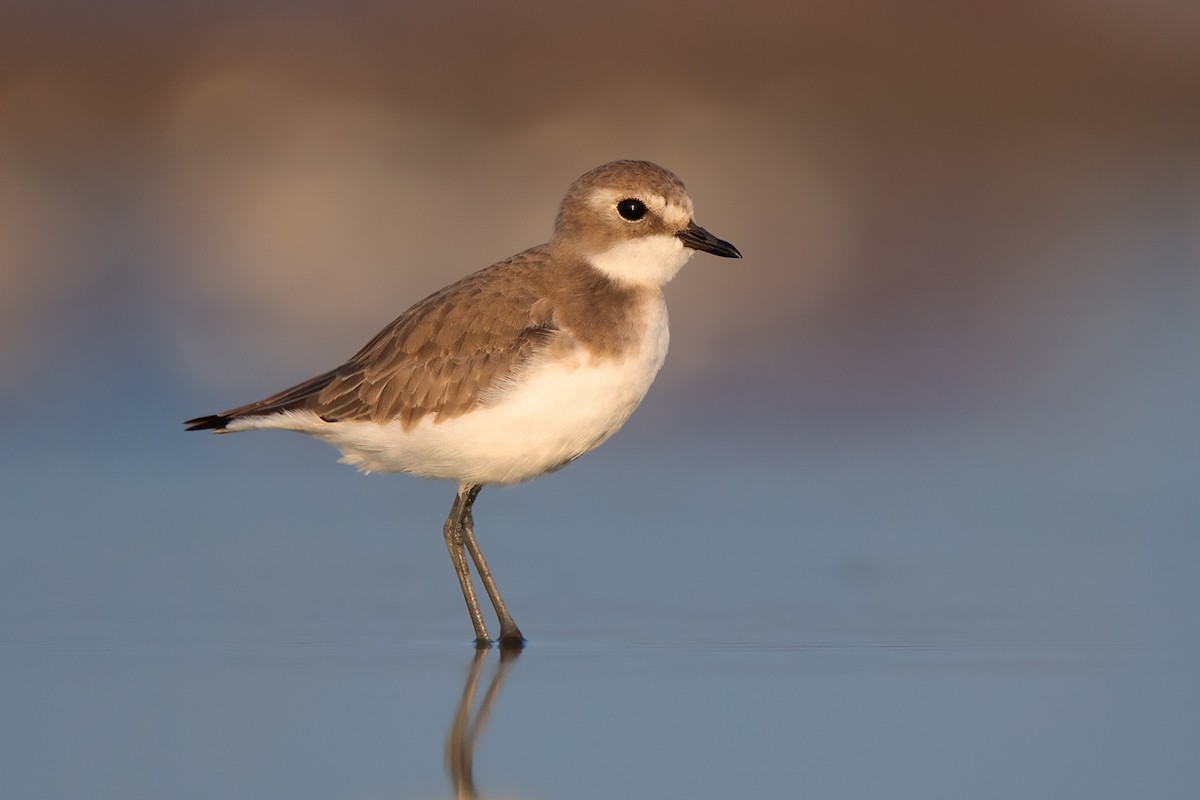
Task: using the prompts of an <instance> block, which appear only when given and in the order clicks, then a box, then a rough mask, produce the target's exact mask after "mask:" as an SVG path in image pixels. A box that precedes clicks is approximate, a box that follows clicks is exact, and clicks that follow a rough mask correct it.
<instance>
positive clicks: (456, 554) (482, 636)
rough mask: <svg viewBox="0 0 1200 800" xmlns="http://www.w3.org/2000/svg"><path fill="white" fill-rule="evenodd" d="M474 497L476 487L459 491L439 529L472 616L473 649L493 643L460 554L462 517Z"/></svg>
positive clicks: (467, 568)
mask: <svg viewBox="0 0 1200 800" xmlns="http://www.w3.org/2000/svg"><path fill="white" fill-rule="evenodd" d="M477 494H479V487H478V486H459V487H458V495H457V496H456V497H455V498H454V504H453V505H452V506H450V516H448V517H446V526H445V528H443V529H442V534H443V535H444V536H445V537H446V549H447V550H449V551H450V560H451V561H452V562H453V563H454V572H455V574H457V575H458V585H459V586H460V587H462V593H463V600H465V601H466V603H467V612H468V613H469V614H470V615H471V624H472V625H473V626H474V627H475V645H476V646H477V647H490V646H491V643H492V639H491V637H490V636H489V635H488V631H487V625H485V624H484V622H483V613H482V612H480V610H479V601H478V600H476V599H475V586H474V585H473V584H472V583H471V571H470V568H469V567H468V566H467V556H466V554H465V553H464V552H463V538H464V537H463V515H464V513H465V514H468V515H469V514H470V508H471V506H470V503H472V502H474V501H475V495H477ZM468 495H469V496H470V500H469V501H468V500H467V496H468ZM472 544H473V542H472Z"/></svg>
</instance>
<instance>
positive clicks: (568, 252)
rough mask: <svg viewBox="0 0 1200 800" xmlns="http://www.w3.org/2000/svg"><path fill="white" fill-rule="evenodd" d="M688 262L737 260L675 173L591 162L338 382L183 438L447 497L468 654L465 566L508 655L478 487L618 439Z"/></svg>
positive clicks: (248, 408) (510, 631) (315, 384)
mask: <svg viewBox="0 0 1200 800" xmlns="http://www.w3.org/2000/svg"><path fill="white" fill-rule="evenodd" d="M697 250H703V251H704V252H707V253H712V254H714V255H718V256H723V257H725V258H740V257H741V253H739V252H738V249H737V248H736V247H734V246H733V245H732V244H730V243H729V242H726V241H723V240H721V239H718V238H717V237H715V236H713V235H712V234H711V233H709V232H708V231H706V230H705V229H704V228H701V227H700V226H699V225H697V224H696V223H695V221H694V220H693V219H692V201H691V199H690V198H689V197H688V195H687V192H686V191H685V189H684V186H683V183H682V182H681V181H680V180H679V178H677V177H676V176H675V175H674V174H673V173H671V172H669V171H668V170H665V169H663V168H662V167H660V166H658V165H656V164H652V163H650V162H648V161H613V162H611V163H608V164H604V165H602V166H599V167H596V168H595V169H593V170H591V171H590V172H587V173H585V174H584V175H583V176H582V177H580V178H579V179H578V180H576V181H575V182H574V183H573V184H572V185H571V187H570V189H569V190H568V191H567V194H566V197H564V198H563V201H562V205H561V206H560V207H559V211H558V217H557V219H556V220H555V223H554V234H553V236H551V238H550V241H549V242H547V243H546V244H542V245H539V246H537V247H534V248H531V249H529V250H526V251H524V252H522V253H518V254H517V255H515V256H513V257H512V258H509V259H507V260H505V261H501V262H499V263H497V264H493V265H492V266H490V267H487V268H486V269H482V270H480V271H479V272H476V273H474V274H472V275H468V276H467V277H465V278H463V279H462V280H460V281H458V282H457V283H452V284H450V285H449V286H447V287H446V288H444V289H442V290H441V291H439V292H436V293H434V294H432V295H430V296H429V297H427V298H425V299H424V300H422V301H421V302H419V303H417V304H416V305H414V306H413V307H412V308H410V309H408V310H407V311H405V312H404V313H403V314H401V315H400V316H399V317H397V318H396V319H395V320H394V321H393V322H392V323H391V324H389V325H388V326H387V327H385V328H384V329H383V330H382V331H380V332H379V334H378V335H376V336H375V338H373V339H372V340H371V341H369V342H367V344H366V345H365V346H364V347H363V348H362V349H361V350H359V351H358V352H357V353H355V354H354V355H353V356H351V358H350V360H349V361H347V362H346V363H345V364H342V365H341V366H339V367H335V368H333V369H331V370H330V371H328V372H325V373H322V374H321V375H318V376H317V377H315V378H312V379H310V380H307V381H304V382H303V383H300V384H298V385H296V386H293V387H292V388H290V389H285V390H283V391H282V392H279V393H278V394H273V395H271V396H270V397H268V398H266V399H264V400H259V401H258V402H256V403H250V404H248V405H244V406H239V407H238V408H234V409H231V410H229V411H224V412H222V413H220V414H213V415H211V416H207V417H197V418H196V419H192V420H188V421H187V422H186V423H185V424H186V425H187V426H188V428H187V429H188V430H212V431H215V432H217V433H230V432H233V431H244V430H255V429H279V430H289V431H299V432H300V433H306V434H308V435H310V436H315V437H316V438H318V439H321V440H323V441H325V442H328V443H329V444H331V445H333V446H334V447H336V448H337V449H338V450H340V451H341V453H342V458H341V461H342V462H344V463H347V464H351V465H353V466H356V467H358V468H359V469H360V470H361V471H363V472H407V473H411V474H413V475H419V476H421V477H424V478H443V479H446V480H452V481H456V482H457V483H458V494H457V496H456V497H455V498H454V503H453V505H452V506H451V508H450V515H449V516H448V517H447V518H446V524H445V526H444V527H443V531H442V533H443V535H444V536H445V539H446V547H447V548H448V549H449V551H450V558H451V560H452V561H453V562H454V570H455V572H456V573H457V575H458V582H459V585H460V586H461V588H462V593H463V599H464V600H465V601H466V604H467V610H468V611H469V612H470V615H471V623H472V625H473V626H474V628H475V641H476V644H477V645H478V646H481V647H484V646H488V645H489V644H490V643H491V637H490V636H489V635H488V630H487V625H486V624H485V623H484V619H483V614H482V613H481V612H480V610H479V603H478V601H477V600H476V597H475V589H474V586H473V584H472V581H471V575H470V568H469V566H468V563H467V555H468V554H469V555H470V557H471V560H472V561H473V562H474V563H475V568H476V569H477V570H478V572H479V578H480V580H481V582H482V583H483V587H484V589H485V590H486V591H487V594H488V597H489V598H490V599H491V601H492V605H493V606H494V607H495V610H496V616H497V618H498V620H499V622H500V639H499V642H500V644H501V646H520V645H521V644H522V643H523V642H524V638H523V637H522V635H521V631H520V629H519V628H518V627H517V625H516V623H515V622H513V618H512V615H511V614H509V612H508V609H507V608H506V607H505V605H504V601H503V600H502V599H501V597H500V593H499V592H498V591H497V590H496V584H495V582H494V581H493V580H492V575H491V572H490V571H489V570H488V566H487V562H486V561H485V560H484V558H483V554H482V553H481V552H480V550H479V546H478V544H477V543H476V541H475V534H474V530H473V527H474V525H473V520H472V517H471V506H472V504H473V503H474V502H475V498H476V496H477V495H478V494H479V490H480V488H481V487H483V486H489V485H503V484H511V483H518V482H520V481H526V480H529V479H531V478H536V477H538V476H539V475H545V474H546V473H548V472H553V471H554V470H556V469H559V468H560V467H562V466H564V465H566V464H568V463H570V462H571V461H574V460H575V459H576V458H579V457H580V456H581V455H583V454H584V453H586V452H588V451H589V450H592V449H593V448H595V447H598V446H599V445H600V444H601V443H603V442H604V441H605V440H607V439H608V438H609V437H610V436H612V435H613V433H615V432H616V431H617V430H618V429H619V428H620V427H621V426H622V425H623V424H624V423H625V420H627V419H628V418H629V415H630V414H632V413H633V410H634V409H635V408H637V406H638V404H639V403H640V402H641V400H642V398H643V397H644V396H645V394H646V391H647V390H648V389H649V388H650V384H651V383H652V382H653V381H654V376H655V375H656V374H657V373H658V370H659V368H660V367H661V366H662V363H663V359H664V358H665V356H666V354H667V340H668V329H667V308H666V305H665V303H664V302H663V294H662V287H663V285H664V284H666V283H667V281H669V280H671V278H673V277H674V276H675V273H676V272H678V271H679V268H680V267H682V266H683V264H684V263H685V262H686V261H687V260H688V259H689V258H691V256H692V255H693V254H694V253H695V251H697ZM464 548H465V552H464Z"/></svg>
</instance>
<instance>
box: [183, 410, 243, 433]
mask: <svg viewBox="0 0 1200 800" xmlns="http://www.w3.org/2000/svg"><path fill="white" fill-rule="evenodd" d="M234 419H235V417H232V416H227V415H225V414H210V415H208V416H207V417H196V418H195V419H189V420H188V421H187V422H185V423H183V424H184V425H187V428H185V429H184V430H189V431H223V430H225V428H226V426H228V425H229V423H230V422H232V421H233V420H234Z"/></svg>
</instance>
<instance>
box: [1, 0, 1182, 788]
mask: <svg viewBox="0 0 1200 800" xmlns="http://www.w3.org/2000/svg"><path fill="white" fill-rule="evenodd" d="M3 18H4V24H3V25H2V26H0V411H2V414H0V420H2V421H0V495H2V496H3V504H2V505H3V508H4V515H3V518H4V520H5V521H4V524H3V529H4V532H3V533H2V534H0V636H3V637H6V639H5V641H7V642H8V643H9V644H10V645H11V646H14V647H16V646H18V645H20V646H24V645H23V644H22V643H25V644H28V643H29V642H31V641H32V642H38V641H42V640H43V638H45V637H50V638H54V637H66V639H67V640H69V641H74V642H84V644H78V645H77V646H78V647H83V648H85V649H86V648H88V647H99V648H103V647H104V646H106V645H105V644H104V642H108V641H112V640H121V641H126V640H132V641H142V640H145V639H147V638H150V639H155V640H158V639H161V638H163V637H165V638H167V639H170V638H171V637H176V638H177V639H182V640H187V641H194V640H196V639H201V640H203V639H204V637H205V636H210V637H212V639H213V640H214V641H226V640H228V639H229V638H230V637H232V638H233V639H237V637H238V636H240V635H242V634H235V633H230V631H238V630H243V629H246V630H251V631H253V633H248V634H245V635H246V636H247V637H248V638H251V639H255V638H256V637H261V636H264V635H268V636H269V635H270V634H265V633H264V631H278V630H307V631H312V630H313V629H314V626H326V628H324V629H329V630H338V631H342V632H343V633H342V634H339V635H344V636H346V637H349V640H351V641H376V642H377V641H395V640H396V639H397V638H398V639H400V640H404V639H405V637H409V636H417V637H421V636H425V637H430V638H432V639H434V640H437V641H443V640H448V641H454V642H458V641H459V640H460V639H461V640H463V641H465V640H466V638H468V635H469V634H468V629H467V627H466V618H465V616H464V615H463V614H462V610H461V607H460V606H461V600H460V599H459V598H458V597H457V596H456V595H457V589H456V588H455V586H454V581H453V577H452V575H451V570H450V567H449V565H448V564H446V563H445V561H446V558H445V553H444V548H443V545H442V542H441V537H440V535H439V530H440V525H441V521H442V518H443V517H444V515H445V513H446V511H447V510H448V508H449V503H450V500H451V498H452V494H453V490H452V487H450V486H448V485H440V484H425V483H422V482H420V481H416V480H414V479H410V478H399V477H371V478H370V479H363V478H361V477H359V476H357V475H355V474H354V473H353V471H352V470H350V469H348V468H346V467H343V466H339V465H337V464H336V463H335V457H336V454H335V453H334V451H332V450H331V449H329V448H327V447H326V446H324V445H322V444H320V443H317V442H312V441H308V440H305V439H303V438H302V437H296V436H288V435H283V434H278V435H271V434H256V435H245V436H240V435H239V436H231V437H209V436H202V435H199V434H187V435H185V434H184V433H183V432H182V426H181V424H180V423H181V421H182V420H184V419H187V418H189V417H192V416H196V415H200V414H207V413H212V412H216V411H219V410H222V409H225V408H229V407H231V406H234V405H238V404H241V403H243V402H247V401H250V400H253V399H257V398H259V397H262V396H265V395H266V394H268V393H271V392H274V391H276V390H278V389H281V388H283V387H285V386H287V385H290V384H292V383H295V382H297V381H299V380H302V379H304V378H307V377H309V376H311V375H314V374H317V373H318V372H321V371H323V370H325V369H327V368H328V367H330V366H332V365H334V364H336V363H339V362H340V361H341V360H342V359H344V358H345V357H347V356H348V355H350V354H351V353H353V352H354V351H355V350H357V348H358V347H359V346H360V345H361V344H362V343H363V342H365V341H366V340H367V339H368V338H369V337H370V336H372V335H373V334H374V333H375V332H376V331H377V330H378V329H379V328H380V327H382V326H383V325H384V324H385V323H386V322H388V321H389V320H390V319H392V318H393V317H395V316H396V315H397V314H399V313H400V312H401V311H403V310H404V309H405V308H407V307H408V306H409V305H410V304H411V303H413V302H415V301H416V300H418V299H420V298H422V297H424V296H425V295H426V294H428V293H429V292H431V291H433V290H435V289H437V288H439V287H440V286H442V285H444V284H446V283H448V282H450V281H452V280H454V279H456V278H458V277H460V276H462V275H464V274H466V273H467V272H470V271H473V270H475V269H477V268H480V267H483V266H485V265H487V264H490V263H492V262H493V261H496V260H498V259H500V258H503V257H506V256H508V255H510V254H512V253H515V252H517V251H519V250H521V249H524V248H526V247H528V246H531V245H534V244H537V243H539V242H542V241H544V240H545V239H546V238H547V236H548V234H549V231H550V226H551V223H552V221H553V218H554V213H555V210H556V206H557V203H558V201H559V199H560V198H561V195H562V193H563V191H564V190H565V188H566V187H567V186H568V185H569V184H570V182H571V181H572V180H573V179H574V178H575V177H576V176H578V175H579V174H581V173H582V172H584V171H585V170H587V169H589V168H591V167H593V166H595V165H597V164H599V163H602V162H605V161H608V160H610V159H614V158H645V159H650V160H653V161H656V162H658V163H661V164H662V165H664V166H666V167H668V168H669V169H672V170H674V171H675V172H677V173H678V174H679V175H680V176H681V177H682V178H683V180H684V181H685V182H686V183H687V185H688V188H689V190H690V192H691V194H692V197H693V199H694V200H695V203H696V209H697V219H698V221H699V222H700V223H701V224H702V225H704V226H706V227H707V228H708V229H710V230H711V231H713V232H714V233H715V234H717V235H718V236H721V237H722V238H725V239H728V240H730V241H732V242H733V243H735V244H736V245H737V246H738V247H739V248H740V249H741V251H742V253H743V254H744V255H745V258H744V260H742V261H738V262H728V261H723V260H718V259H714V258H711V257H707V256H705V255H699V256H697V257H696V258H695V259H693V260H692V261H691V262H690V263H689V264H688V266H687V267H685V269H684V270H683V271H682V272H681V274H680V275H679V276H678V277H677V278H676V279H675V281H674V282H673V283H672V284H671V285H670V286H669V287H668V288H667V297H668V304H669V306H670V309H671V315H672V345H671V354H670V356H669V357H668V359H667V364H666V366H665V368H664V370H663V372H662V374H661V375H660V377H659V379H658V382H657V383H656V385H655V387H654V388H653V390H652V391H651V393H650V395H649V397H648V398H647V400H646V401H645V403H644V404H643V406H642V408H641V409H640V410H639V412H638V414H636V415H635V416H634V418H633V420H632V421H631V422H630V423H629V425H628V426H627V428H626V430H625V431H623V432H622V433H621V434H619V435H618V436H616V437H615V438H614V439H613V440H612V441H611V442H610V443H609V444H607V445H606V446H605V447H604V448H601V449H600V450H599V451H597V452H595V453H593V454H591V455H589V456H588V458H586V459H583V460H581V461H580V462H579V463H577V464H574V465H572V467H571V468H570V469H568V470H564V471H563V472H561V473H557V474H555V475H553V476H549V477H547V478H545V479H543V480H541V481H538V482H536V483H533V484H530V485H528V486H524V487H516V488H512V489H505V490H492V491H486V492H484V494H483V495H482V497H481V500H480V503H479V505H478V506H477V514H476V520H477V526H478V531H479V534H480V541H481V542H482V546H483V548H484V550H485V552H487V553H488V555H489V558H490V559H491V560H492V566H493V568H494V569H495V571H496V574H497V578H498V580H499V582H500V585H501V588H502V589H503V590H504V592H505V597H506V599H507V600H508V602H509V606H510V607H511V608H512V609H513V610H514V613H515V614H516V616H517V619H518V620H519V621H520V623H521V625H522V627H523V628H525V629H526V631H527V633H528V634H530V635H531V636H533V637H534V639H535V642H536V640H537V639H538V638H542V639H543V640H554V639H556V638H562V637H570V636H577V637H581V638H582V639H584V640H601V641H603V640H604V639H605V637H613V638H615V639H619V640H622V641H642V640H661V639H662V638H664V637H666V638H668V639H671V638H672V637H674V638H678V639H680V640H684V641H710V640H712V641H730V640H737V641H751V642H768V643H769V642H780V641H787V642H793V643H794V642H813V641H816V642H828V641H844V640H847V639H848V640H851V641H867V642H874V643H879V642H901V643H913V642H929V641H941V642H945V641H949V642H963V641H988V642H1019V643H1026V644H1028V643H1031V642H1035V643H1036V642H1042V643H1045V642H1049V643H1058V644H1062V643H1073V644H1080V643H1097V642H1098V643H1110V644H1111V643H1130V642H1132V643H1141V644H1156V645H1158V644H1168V645H1178V644H1181V643H1182V644H1184V645H1187V646H1195V645H1196V644H1197V642H1198V641H1200V636H1198V634H1200V622H1198V620H1200V616H1197V615H1196V614H1195V609H1196V607H1197V603H1198V602H1200V591H1198V590H1197V588H1196V586H1197V581H1196V580H1195V574H1194V573H1195V565H1196V564H1197V563H1198V558H1200V542H1198V540H1197V536H1196V532H1197V523H1198V521H1200V499H1198V497H1200V494H1198V493H1197V486H1196V479H1197V476H1198V475H1200V447H1198V445H1200V418H1198V415H1197V413H1196V409H1197V408H1198V407H1200V369H1198V359H1197V353H1198V347H1200V271H1198V269H1197V266H1198V260H1200V5H1197V4H1195V3H1193V2H1186V1H1185V0H1150V1H1149V2H1142V3H1136V4H1135V3H1129V2H1120V0H1038V2H1032V1H1031V0H1017V2H1010V3H1004V4H995V3H982V2H965V3H964V2H958V3H950V2H940V3H939V2H935V3H926V4H920V5H917V6H914V5H912V4H897V3H887V2H870V1H868V0H863V1H861V2H842V1H841V0H839V2H828V1H827V0H815V2H806V3H801V4H780V3H774V2H765V1H764V0H745V1H744V2H740V3H736V4H727V3H718V2H709V1H708V0H695V1H694V2H691V3H688V4H686V6H682V5H675V4H657V3H647V2H637V3H633V2H625V1H624V0H611V1H610V2H605V3H600V4H589V5H587V6H582V5H574V4H559V3H549V2H513V3H503V4H480V3H465V2H453V1H452V2H444V3H437V4H433V3H379V2H355V1H353V0H352V1H351V2H336V3H334V2H321V0H314V2H305V3H298V4H285V3H278V2H258V3H233V2H220V1H218V2H203V3H201V2H191V1H190V0H183V2H174V3H169V4H152V3H144V2H133V1H132V0H110V2H106V3H102V4H95V3H84V2H75V1H74V0H56V1H55V2H43V3H37V4H34V3H25V4H21V3H18V4H16V5H13V4H11V3H9V4H7V5H6V6H5V8H4V10H3ZM614 587H619V592H618V593H617V594H618V596H616V597H614V596H613V594H614ZM201 631H209V633H207V634H205V633H201ZM213 631H216V632H215V633H213ZM347 631H358V632H359V633H352V632H350V633H347ZM364 631H365V632H364ZM456 634H461V636H457V635H456ZM313 635H316V634H313ZM155 637H158V639H156V638H155ZM356 637H358V638H356ZM318 638H319V636H318ZM339 641H340V640H339ZM1186 685H1187V686H1190V687H1191V689H1190V694H1188V693H1185V694H1184V695H1183V699H1184V700H1185V701H1187V702H1188V703H1190V704H1191V705H1190V707H1192V708H1195V707H1196V706H1195V701H1196V699H1197V697H1196V693H1195V686H1194V682H1193V681H1188V682H1187V683H1186ZM1179 699H1180V697H1179V696H1178V695H1175V696H1174V697H1173V701H1172V702H1175V701H1178V700H1179ZM1185 725H1187V723H1185ZM1175 730H1176V731H1177V732H1178V731H1179V728H1178V727H1177V728H1176V729H1175ZM1174 741H1179V740H1178V739H1174ZM1147 747H1149V745H1147ZM1159 752H1161V750H1160V751H1159ZM1183 763H1184V762H1183V761H1182V760H1181V761H1177V762H1174V763H1170V764H1166V765H1163V766H1164V767H1165V769H1164V770H1163V772H1162V773H1160V774H1166V775H1167V776H1168V777H1170V775H1174V776H1176V777H1181V771H1180V769H1179V767H1180V765H1181V764H1183ZM1172 768H1174V769H1173V770H1172ZM1110 777H1111V776H1110ZM1099 785H1100V787H1101V788H1103V787H1104V786H1105V785H1109V786H1119V785H1121V784H1120V783H1119V782H1118V783H1116V784H1112V783H1109V784H1105V783H1103V782H1100V784H1099ZM1180 785H1187V783H1186V781H1183V780H1182V778H1181V779H1180ZM1102 794H1103V791H1101V792H1099V793H1098V794H1097V793H1096V792H1093V793H1092V794H1090V795H1088V796H1090V797H1096V796H1099V795H1102ZM926 796H931V795H929V794H926ZM975 796H979V795H975ZM1058 796H1060V797H1061V796H1063V795H1061V794H1060V795H1058Z"/></svg>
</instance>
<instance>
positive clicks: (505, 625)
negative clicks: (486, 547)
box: [459, 486, 525, 647]
mask: <svg viewBox="0 0 1200 800" xmlns="http://www.w3.org/2000/svg"><path fill="white" fill-rule="evenodd" d="M479 489H480V487H479V486H473V487H471V488H470V489H469V490H468V491H467V493H466V494H465V495H463V494H462V490H461V489H460V490H459V497H461V498H463V508H462V513H461V518H462V541H463V544H465V545H466V546H467V552H468V553H470V554H471V560H472V561H474V562H475V569H476V570H477V571H478V572H479V579H480V580H481V581H483V588H484V589H486V590H487V593H488V597H489V598H491V601H492V607H493V608H495V609H496V618H497V619H499V620H500V646H501V647H521V646H522V645H524V644H525V637H524V636H522V635H521V629H520V628H518V627H517V623H515V622H513V618H512V614H509V613H508V608H507V607H506V606H505V605H504V600H503V599H502V598H501V597H500V591H499V590H498V589H497V588H496V582H495V581H494V580H492V571H491V570H490V569H488V565H487V561H485V560H484V558H483V552H482V551H481V550H480V549H479V545H478V543H476V541H475V520H474V519H473V517H472V516H471V506H472V505H474V503H475V498H476V496H478V494H479Z"/></svg>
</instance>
